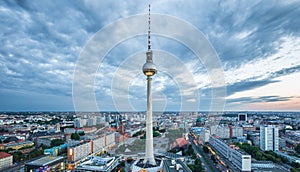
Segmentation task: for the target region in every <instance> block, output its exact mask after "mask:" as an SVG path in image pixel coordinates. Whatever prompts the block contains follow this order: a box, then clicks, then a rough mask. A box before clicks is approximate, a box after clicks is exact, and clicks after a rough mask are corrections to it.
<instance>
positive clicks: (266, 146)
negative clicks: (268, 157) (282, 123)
mask: <svg viewBox="0 0 300 172" xmlns="http://www.w3.org/2000/svg"><path fill="white" fill-rule="evenodd" d="M259 147H260V149H261V150H263V151H269V150H271V151H278V150H279V132H278V128H277V127H276V126H273V125H267V126H265V125H262V126H260V145H259Z"/></svg>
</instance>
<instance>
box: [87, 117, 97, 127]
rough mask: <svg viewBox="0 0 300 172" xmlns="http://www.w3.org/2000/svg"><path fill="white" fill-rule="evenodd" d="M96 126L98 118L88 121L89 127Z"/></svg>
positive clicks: (91, 118)
mask: <svg viewBox="0 0 300 172" xmlns="http://www.w3.org/2000/svg"><path fill="white" fill-rule="evenodd" d="M94 125H96V118H95V117H90V118H89V119H88V120H87V126H94Z"/></svg>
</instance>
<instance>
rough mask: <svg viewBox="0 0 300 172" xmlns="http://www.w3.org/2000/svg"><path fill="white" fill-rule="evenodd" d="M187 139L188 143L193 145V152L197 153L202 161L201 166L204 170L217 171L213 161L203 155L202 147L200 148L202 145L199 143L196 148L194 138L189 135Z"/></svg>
mask: <svg viewBox="0 0 300 172" xmlns="http://www.w3.org/2000/svg"><path fill="white" fill-rule="evenodd" d="M189 141H190V143H191V144H192V146H193V149H194V152H195V153H196V154H197V155H200V156H198V157H199V158H200V160H201V162H202V166H203V168H205V171H208V172H217V171H219V170H218V169H216V168H215V165H214V163H213V162H212V160H211V159H208V158H207V157H206V156H205V155H204V152H203V149H202V146H201V145H198V146H199V147H198V148H197V146H196V145H195V144H194V142H193V141H194V138H193V137H191V136H189Z"/></svg>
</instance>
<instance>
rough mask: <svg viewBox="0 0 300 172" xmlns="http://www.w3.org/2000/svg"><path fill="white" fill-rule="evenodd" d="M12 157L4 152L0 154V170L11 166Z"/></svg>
mask: <svg viewBox="0 0 300 172" xmlns="http://www.w3.org/2000/svg"><path fill="white" fill-rule="evenodd" d="M12 162H13V156H12V155H11V154H8V153H6V152H0V170H2V169H5V168H8V167H10V166H11V165H12Z"/></svg>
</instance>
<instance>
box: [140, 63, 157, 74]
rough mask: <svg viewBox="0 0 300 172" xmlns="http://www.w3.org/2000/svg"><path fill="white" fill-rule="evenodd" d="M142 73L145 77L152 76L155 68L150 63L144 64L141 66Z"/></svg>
mask: <svg viewBox="0 0 300 172" xmlns="http://www.w3.org/2000/svg"><path fill="white" fill-rule="evenodd" d="M143 72H144V74H145V75H146V76H153V75H155V73H156V66H155V64H154V63H152V62H146V63H145V64H144V66H143Z"/></svg>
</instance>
